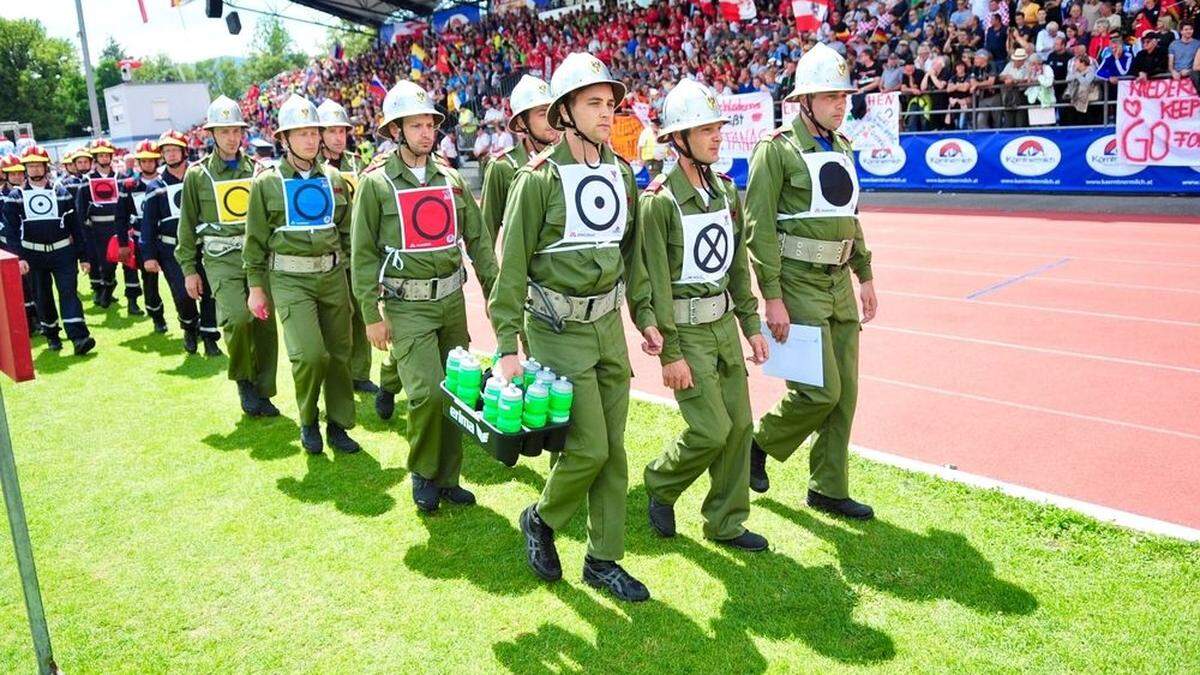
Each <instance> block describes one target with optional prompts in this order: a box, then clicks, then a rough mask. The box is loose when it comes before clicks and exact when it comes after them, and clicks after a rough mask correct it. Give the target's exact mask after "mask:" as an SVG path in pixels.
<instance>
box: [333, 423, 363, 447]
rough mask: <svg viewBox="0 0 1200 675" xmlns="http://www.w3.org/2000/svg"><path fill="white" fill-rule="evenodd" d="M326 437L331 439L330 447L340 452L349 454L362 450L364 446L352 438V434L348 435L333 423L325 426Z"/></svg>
mask: <svg viewBox="0 0 1200 675" xmlns="http://www.w3.org/2000/svg"><path fill="white" fill-rule="evenodd" d="M325 437H326V438H328V439H329V447H331V448H333V449H334V450H337V451H338V452H345V453H348V454H349V453H354V452H358V451H359V450H362V446H361V445H359V444H358V442H357V441H355V440H354V439H353V438H350V434H347V433H346V430H345V429H343V428H342V427H340V426H338V425H336V424H334V423H333V422H330V423H329V424H326V425H325Z"/></svg>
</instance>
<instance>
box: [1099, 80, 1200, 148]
mask: <svg viewBox="0 0 1200 675" xmlns="http://www.w3.org/2000/svg"><path fill="white" fill-rule="evenodd" d="M1117 100H1118V103H1119V105H1117V149H1118V152H1120V154H1121V156H1122V157H1124V158H1125V159H1126V160H1127V161H1129V162H1130V163H1132V164H1155V165H1169V166H1188V167H1191V166H1198V165H1200V97H1198V96H1197V95H1196V88H1195V87H1194V86H1193V85H1192V82H1191V80H1189V79H1188V78H1186V77H1181V78H1179V79H1178V80H1174V79H1166V80H1144V81H1139V80H1122V81H1121V82H1120V83H1119V85H1118V89H1117Z"/></svg>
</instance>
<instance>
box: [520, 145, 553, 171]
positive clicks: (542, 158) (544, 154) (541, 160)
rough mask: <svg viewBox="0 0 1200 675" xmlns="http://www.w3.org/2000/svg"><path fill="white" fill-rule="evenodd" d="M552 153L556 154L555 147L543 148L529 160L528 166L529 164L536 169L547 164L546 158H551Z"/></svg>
mask: <svg viewBox="0 0 1200 675" xmlns="http://www.w3.org/2000/svg"><path fill="white" fill-rule="evenodd" d="M552 154H554V148H546V149H545V150H542V151H541V152H539V153H538V154H536V155H534V156H533V159H531V160H529V164H527V165H526V166H528V167H529V168H530V169H536V168H538V167H540V166H541V165H543V164H545V163H546V160H548V159H550V155H552Z"/></svg>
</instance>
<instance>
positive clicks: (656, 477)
mask: <svg viewBox="0 0 1200 675" xmlns="http://www.w3.org/2000/svg"><path fill="white" fill-rule="evenodd" d="M662 121H663V126H662V128H661V129H660V130H659V132H658V140H659V142H670V143H671V144H672V145H673V146H674V147H675V150H676V152H677V153H678V154H679V163H678V164H676V165H675V168H673V169H671V171H670V172H669V173H667V174H666V175H660V176H658V177H657V178H655V179H654V180H653V181H652V182H651V183H650V185H649V186H648V187H647V189H646V192H645V193H644V194H643V195H642V197H641V199H640V201H639V205H638V218H639V221H638V222H639V224H640V225H641V228H642V242H643V244H642V247H643V250H644V251H645V263H646V271H647V274H648V276H649V278H650V287H651V290H652V295H653V299H654V313H655V315H656V316H657V324H658V329H659V332H661V333H662V336H663V349H662V354H661V355H660V357H659V360H660V361H661V362H662V369H663V384H664V385H665V386H666V387H668V388H670V389H672V390H674V391H675V400H676V401H678V402H679V411H680V412H681V413H682V414H683V418H684V420H685V421H686V422H687V425H688V426H687V429H686V430H685V431H684V432H683V434H682V435H680V437H679V438H678V439H676V440H675V442H674V443H673V444H672V445H671V446H670V447H669V448H668V449H667V450H666V451H665V452H664V453H663V454H661V455H660V456H658V457H657V458H656V459H655V460H654V461H652V462H651V463H650V465H649V466H647V467H646V471H645V480H646V492H647V495H648V496H649V517H650V525H651V526H652V527H653V528H654V529H655V530H656V531H657V532H658V533H659V534H660V535H662V536H664V537H673V536H675V508H674V504H675V500H676V499H678V498H679V495H680V493H682V492H683V491H684V490H686V489H687V488H688V486H690V485H691V484H692V483H693V482H694V481H695V480H696V479H697V478H699V477H700V474H702V473H704V472H705V471H708V474H709V478H710V479H711V480H710V482H711V485H710V487H709V490H708V495H707V496H706V497H705V499H704V503H703V504H702V505H701V507H700V511H701V514H703V516H704V536H706V537H708V538H709V539H714V540H716V541H717V542H720V543H722V544H726V545H728V546H732V547H734V548H739V549H742V550H746V551H762V550H764V549H766V548H767V540H766V538H764V537H763V536H761V535H759V534H756V533H754V532H751V531H749V530H747V529H746V528H745V526H744V525H743V523H745V521H746V517H747V516H748V515H749V514H750V494H749V493H750V489H749V479H750V438H751V435H752V431H753V428H754V420H753V417H752V415H751V412H750V392H749V389H748V387H747V378H746V366H745V364H744V363H743V357H742V346H741V341H740V339H739V336H738V326H739V324H740V326H741V331H742V333H743V334H744V335H745V336H746V338H747V340H749V342H750V347H751V350H752V352H753V354H752V356H751V360H752V361H754V363H759V364H761V363H762V362H763V361H765V360H766V357H767V341H766V339H765V338H763V336H762V335H760V332H761V328H760V321H759V317H758V301H757V300H756V299H755V297H754V293H753V290H752V289H751V282H750V263H749V261H748V260H747V258H746V240H745V237H744V233H743V227H742V217H741V208H740V207H739V204H738V194H737V187H736V186H734V184H733V182H732V181H731V180H729V179H728V178H725V177H723V176H718V175H717V174H716V173H715V172H714V171H713V170H712V163H713V162H715V161H717V159H718V155H719V153H720V149H721V127H722V126H724V125H725V123H726V122H728V121H729V119H728V118H726V117H723V116H722V115H721V111H720V109H718V107H717V97H716V94H714V93H713V92H712V91H711V90H710V89H709V88H708V87H705V86H704V85H702V84H699V83H698V82H696V81H695V80H682V81H681V82H680V83H679V84H678V85H677V86H676V87H675V88H674V89H672V90H671V92H670V93H669V94H667V98H666V100H665V101H664V102H663V113H662ZM735 316H736V319H737V320H736V321H735V320H734V318H735Z"/></svg>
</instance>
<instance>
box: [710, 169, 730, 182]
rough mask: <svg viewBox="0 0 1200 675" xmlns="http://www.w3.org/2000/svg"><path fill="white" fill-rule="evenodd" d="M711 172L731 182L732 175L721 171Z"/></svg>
mask: <svg viewBox="0 0 1200 675" xmlns="http://www.w3.org/2000/svg"><path fill="white" fill-rule="evenodd" d="M713 173H715V174H717V175H718V176H720V177H721V178H724V179H725V180H727V181H729V182H730V183H732V182H733V176H730V175H729V174H727V173H721V172H720V171H714V172H713Z"/></svg>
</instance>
